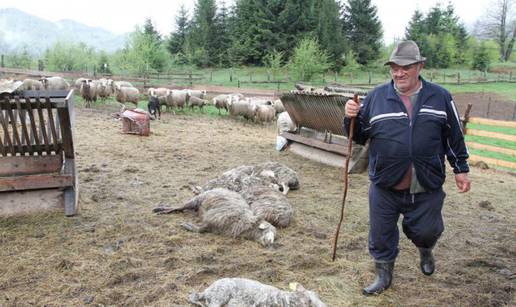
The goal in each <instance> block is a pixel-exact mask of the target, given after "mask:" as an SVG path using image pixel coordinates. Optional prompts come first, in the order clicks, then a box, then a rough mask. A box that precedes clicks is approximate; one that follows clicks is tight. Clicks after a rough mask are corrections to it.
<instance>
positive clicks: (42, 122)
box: [34, 99, 57, 154]
mask: <svg viewBox="0 0 516 307" xmlns="http://www.w3.org/2000/svg"><path fill="white" fill-rule="evenodd" d="M37 112H38V119H39V120H38V122H39V135H40V136H42V137H43V140H41V138H38V139H37V140H36V144H38V145H39V144H41V141H43V144H44V145H45V149H46V152H47V154H50V153H51V152H52V150H51V148H50V140H49V139H48V135H47V130H46V128H45V127H46V126H45V116H44V115H43V105H42V103H41V100H39V99H38V100H37ZM34 128H36V129H37V125H36V123H34ZM56 152H57V150H56Z"/></svg>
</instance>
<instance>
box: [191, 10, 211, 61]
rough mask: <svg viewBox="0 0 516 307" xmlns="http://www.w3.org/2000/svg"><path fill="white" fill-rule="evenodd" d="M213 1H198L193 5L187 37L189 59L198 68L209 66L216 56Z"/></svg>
mask: <svg viewBox="0 0 516 307" xmlns="http://www.w3.org/2000/svg"><path fill="white" fill-rule="evenodd" d="M216 11H217V7H216V5H215V1H214V0H198V1H197V3H196V4H195V8H194V15H193V18H192V24H191V31H190V35H189V36H190V37H189V40H188V41H189V44H190V46H189V48H188V51H189V53H190V55H189V56H190V58H191V59H192V61H194V64H196V65H198V66H204V67H206V66H211V65H213V64H214V59H215V58H216V56H217V54H216V52H217V49H216V45H217V39H218V37H217V35H216V29H215V15H216Z"/></svg>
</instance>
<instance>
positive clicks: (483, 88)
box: [443, 82, 516, 102]
mask: <svg viewBox="0 0 516 307" xmlns="http://www.w3.org/2000/svg"><path fill="white" fill-rule="evenodd" d="M443 86H444V87H445V88H446V89H447V90H449V91H450V92H451V93H452V94H460V93H495V94H498V95H500V96H502V97H504V98H505V99H507V100H511V101H513V102H516V83H504V82H500V83H478V84H462V85H452V84H445V85H443Z"/></svg>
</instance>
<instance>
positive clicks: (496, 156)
mask: <svg viewBox="0 0 516 307" xmlns="http://www.w3.org/2000/svg"><path fill="white" fill-rule="evenodd" d="M469 153H470V154H474V155H479V156H482V157H486V158H493V159H498V160H504V161H509V162H516V157H513V156H511V155H506V154H502V153H498V152H491V151H487V150H479V149H469Z"/></svg>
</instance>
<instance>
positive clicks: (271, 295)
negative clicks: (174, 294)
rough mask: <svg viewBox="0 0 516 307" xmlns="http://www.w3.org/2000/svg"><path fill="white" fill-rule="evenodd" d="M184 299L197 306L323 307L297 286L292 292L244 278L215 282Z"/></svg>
mask: <svg viewBox="0 0 516 307" xmlns="http://www.w3.org/2000/svg"><path fill="white" fill-rule="evenodd" d="M188 300H189V301H190V303H192V304H194V305H196V306H201V307H222V306H257V307H258V306H274V307H326V304H324V303H323V302H322V301H321V300H320V299H319V297H318V296H317V294H316V293H314V292H312V291H309V290H306V289H305V288H303V287H302V286H301V285H298V286H297V288H296V289H294V291H284V290H280V289H278V288H276V287H273V286H269V285H265V284H262V283H260V282H258V281H256V280H252V279H246V278H222V279H219V280H217V281H215V282H214V283H212V284H211V285H210V286H209V287H208V288H206V289H205V290H204V291H203V292H200V293H192V294H190V296H189V297H188Z"/></svg>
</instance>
